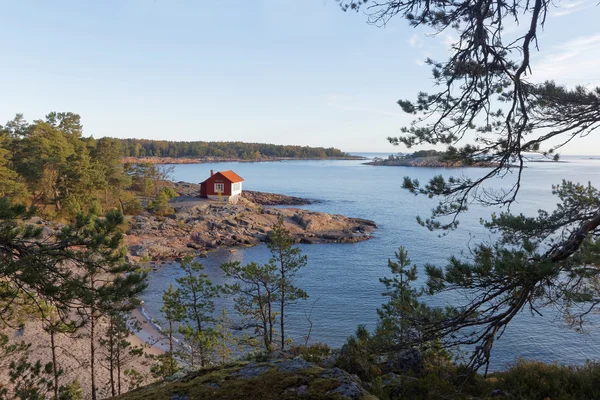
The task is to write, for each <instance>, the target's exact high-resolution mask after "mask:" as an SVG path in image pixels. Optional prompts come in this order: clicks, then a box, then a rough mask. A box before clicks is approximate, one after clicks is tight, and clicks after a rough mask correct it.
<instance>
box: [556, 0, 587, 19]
mask: <svg viewBox="0 0 600 400" xmlns="http://www.w3.org/2000/svg"><path fill="white" fill-rule="evenodd" d="M593 6H595V3H593V2H591V1H585V0H582V1H574V2H572V3H561V4H560V6H557V8H556V10H555V11H553V12H552V13H551V16H553V17H564V16H565V15H570V14H573V13H576V12H579V11H583V10H585V9H586V8H590V7H593Z"/></svg>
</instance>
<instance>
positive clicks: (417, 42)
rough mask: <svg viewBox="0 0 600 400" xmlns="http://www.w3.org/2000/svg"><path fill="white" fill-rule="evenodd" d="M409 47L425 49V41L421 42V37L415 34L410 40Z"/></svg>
mask: <svg viewBox="0 0 600 400" xmlns="http://www.w3.org/2000/svg"><path fill="white" fill-rule="evenodd" d="M408 45H409V46H410V47H412V48H417V47H423V41H422V40H421V38H420V37H419V35H417V34H416V33H414V34H413V35H412V36H411V37H410V38H409V39H408Z"/></svg>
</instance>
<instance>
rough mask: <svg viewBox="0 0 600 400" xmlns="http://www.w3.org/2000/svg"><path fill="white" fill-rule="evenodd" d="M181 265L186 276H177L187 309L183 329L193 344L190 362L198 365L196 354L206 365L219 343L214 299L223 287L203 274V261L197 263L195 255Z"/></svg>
mask: <svg viewBox="0 0 600 400" xmlns="http://www.w3.org/2000/svg"><path fill="white" fill-rule="evenodd" d="M180 267H181V269H182V270H183V272H184V276H183V277H181V278H178V279H177V283H178V284H179V288H178V291H179V299H180V302H181V306H182V307H183V309H184V310H185V318H184V321H183V322H184V324H183V325H182V326H180V330H179V331H180V332H181V333H182V334H184V336H185V337H186V339H187V340H188V341H189V344H190V346H191V347H192V352H193V353H194V354H192V357H191V358H190V364H191V365H192V366H193V365H194V364H195V361H196V360H195V358H196V357H195V354H197V358H198V360H199V361H200V365H201V366H205V365H206V364H207V362H208V361H209V358H210V351H211V349H212V348H213V347H214V345H215V333H214V330H213V325H214V322H215V320H214V317H213V315H212V314H213V312H214V310H215V303H214V298H215V297H218V295H219V291H220V289H219V287H216V286H214V285H213V284H212V283H211V282H210V280H209V279H208V275H206V274H203V273H202V271H203V270H204V267H203V266H202V264H200V263H197V262H193V261H192V258H191V257H185V258H184V259H182V260H181V263H180Z"/></svg>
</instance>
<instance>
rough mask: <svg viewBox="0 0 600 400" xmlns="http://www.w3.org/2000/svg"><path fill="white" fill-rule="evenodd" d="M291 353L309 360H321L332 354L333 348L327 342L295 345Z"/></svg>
mask: <svg viewBox="0 0 600 400" xmlns="http://www.w3.org/2000/svg"><path fill="white" fill-rule="evenodd" d="M290 353H292V354H293V355H295V356H301V357H302V358H303V359H304V360H305V361H308V362H319V361H322V360H323V359H325V358H326V357H328V356H329V355H330V354H331V349H330V348H329V346H327V345H326V344H325V343H315V344H311V345H310V346H293V347H291V348H290Z"/></svg>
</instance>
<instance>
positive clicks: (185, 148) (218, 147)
mask: <svg viewBox="0 0 600 400" xmlns="http://www.w3.org/2000/svg"><path fill="white" fill-rule="evenodd" d="M117 140H119V141H120V142H121V145H122V147H123V155H124V156H127V157H191V158H204V157H220V158H233V159H240V160H261V159H265V158H266V159H269V158H301V159H308V158H350V157H351V156H350V155H349V154H347V153H344V152H343V151H341V150H338V149H335V148H333V147H329V148H323V147H309V146H290V145H276V144H267V143H245V142H201V141H194V142H177V141H167V140H147V139H117Z"/></svg>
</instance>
